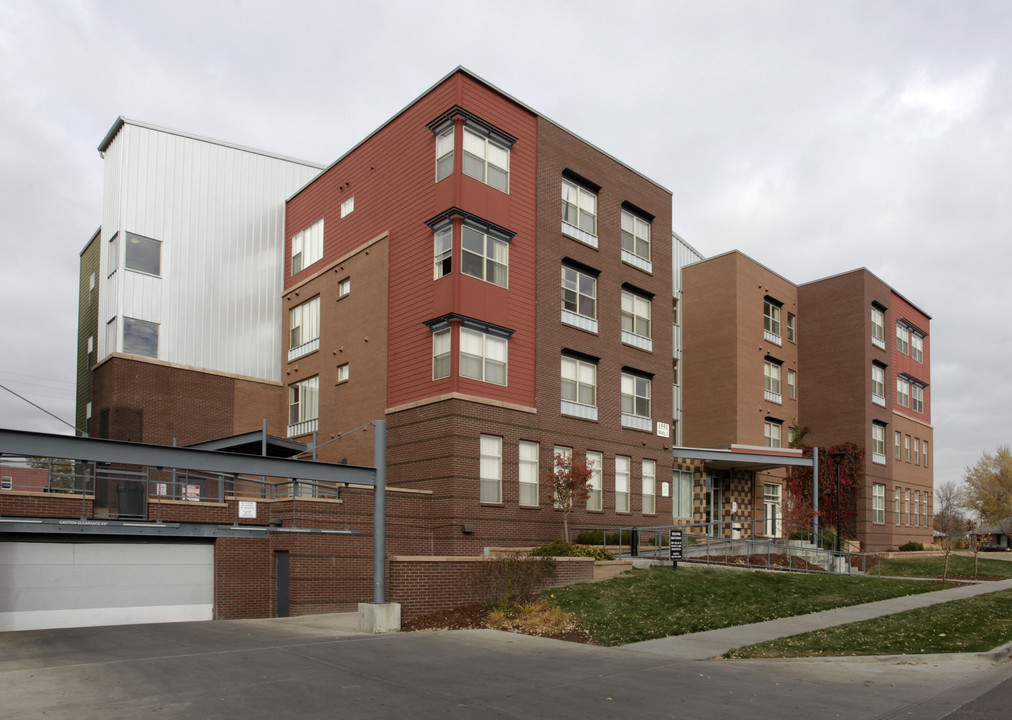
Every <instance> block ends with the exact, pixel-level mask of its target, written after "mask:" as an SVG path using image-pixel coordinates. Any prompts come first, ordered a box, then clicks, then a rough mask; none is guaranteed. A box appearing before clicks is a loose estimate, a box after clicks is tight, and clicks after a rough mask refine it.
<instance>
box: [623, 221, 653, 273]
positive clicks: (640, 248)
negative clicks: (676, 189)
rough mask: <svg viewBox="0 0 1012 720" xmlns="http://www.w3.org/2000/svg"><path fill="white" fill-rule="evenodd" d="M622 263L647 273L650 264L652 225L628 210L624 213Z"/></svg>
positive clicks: (650, 270)
mask: <svg viewBox="0 0 1012 720" xmlns="http://www.w3.org/2000/svg"><path fill="white" fill-rule="evenodd" d="M622 261H623V262H626V263H629V264H630V265H632V266H633V267H637V268H639V269H640V270H646V271H647V272H652V271H653V264H652V263H651V262H650V223H649V222H648V221H647V220H644V219H643V218H641V217H639V216H638V215H634V214H633V213H631V212H629V211H628V210H623V211H622Z"/></svg>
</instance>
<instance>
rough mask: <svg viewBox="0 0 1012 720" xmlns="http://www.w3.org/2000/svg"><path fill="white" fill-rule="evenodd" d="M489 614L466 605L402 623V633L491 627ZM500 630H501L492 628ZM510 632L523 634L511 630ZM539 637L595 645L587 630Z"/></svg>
mask: <svg viewBox="0 0 1012 720" xmlns="http://www.w3.org/2000/svg"><path fill="white" fill-rule="evenodd" d="M487 615H488V612H487V611H486V610H485V609H484V608H483V607H482V606H481V605H465V606H463V607H459V608H452V609H450V610H440V611H439V612H435V613H430V614H429V615H421V616H419V617H416V618H412V619H411V620H408V621H407V622H404V623H401V632H419V631H424V630H477V629H481V628H487V627H489V626H488V624H486V622H485V618H486V616H487ZM492 629H494V630H499V629H501V628H492ZM510 632H522V631H520V630H516V629H510ZM537 636H538V637H546V638H552V639H553V640H567V641H569V642H578V643H588V644H593V642H594V638H592V637H591V636H590V633H588V632H587V631H586V630H580V629H578V628H572V629H569V630H557V631H543V632H539V633H537Z"/></svg>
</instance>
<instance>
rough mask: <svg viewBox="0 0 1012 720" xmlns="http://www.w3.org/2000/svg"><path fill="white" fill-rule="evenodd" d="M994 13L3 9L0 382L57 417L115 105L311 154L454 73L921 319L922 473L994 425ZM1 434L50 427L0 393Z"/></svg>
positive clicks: (680, 200)
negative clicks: (925, 362) (882, 288)
mask: <svg viewBox="0 0 1012 720" xmlns="http://www.w3.org/2000/svg"><path fill="white" fill-rule="evenodd" d="M1010 60H1012V2H1006V1H1003V0H998V1H996V2H972V1H970V0H960V1H959V2H953V1H952V0H945V1H943V2H886V1H883V0H876V1H875V2H832V1H827V0H820V2H812V1H811V0H798V1H796V2H795V1H784V2H759V1H757V0H743V1H739V2H731V1H729V2H719V1H713V0H708V1H707V2H702V1H700V2H680V1H676V0H668V1H666V2H637V1H636V0H626V1H624V2H597V1H593V0H579V1H578V2H577V1H573V2H551V1H550V0H538V1H536V2H509V1H505V2H494V3H493V2H480V3H479V2H468V1H467V0H453V1H452V2H446V1H444V0H426V2H421V1H420V0H419V1H417V2H381V1H379V0H369V1H368V2H334V1H330V2H322V1H321V2H308V1H299V0H284V2H281V1H277V2H275V1H273V0H229V1H227V2H226V1H218V0H199V1H192V0H172V2H155V1H147V0H146V1H144V2H138V1H137V0H126V1H123V2H118V1H113V0H109V1H104V0H76V1H73V2H71V1H68V2H58V1H56V0H0V308H2V310H0V349H2V352H0V384H3V385H5V386H7V387H8V388H10V389H12V390H14V391H16V392H18V393H20V394H22V395H24V396H26V397H27V398H29V399H30V400H32V401H33V402H35V403H38V404H39V405H42V406H44V407H45V408H47V409H48V410H50V411H51V412H53V413H54V414H56V415H58V416H59V417H61V418H64V419H66V420H67V421H68V422H73V419H74V384H75V358H76V356H75V352H76V350H75V343H76V326H77V273H78V254H79V252H80V251H81V249H82V248H83V247H84V244H85V243H86V242H87V240H88V239H89V237H90V236H91V234H92V233H93V232H94V231H95V230H96V229H97V227H98V224H99V222H100V217H101V197H102V172H103V170H102V160H101V158H100V157H99V155H98V152H97V150H96V147H97V145H98V144H99V142H100V141H101V140H102V138H103V137H104V136H105V133H106V132H107V131H108V129H109V128H110V126H111V125H112V124H113V122H114V121H115V119H116V118H117V116H119V115H125V116H127V117H130V118H134V119H137V120H142V121H145V122H149V123H153V124H156V125H161V126H165V127H170V128H175V129H179V130H183V131H187V132H190V133H194V134H198V135H204V136H208V137H212V138H217V139H221V140H225V141H228V142H232V143H236V144H240V145H246V146H250V147H255V148H260V149H264V150H268V151H271V152H275V153H279V154H283V155H288V156H292V157H296V158H300V159H305V160H311V161H315V162H320V163H330V162H332V161H333V160H335V159H336V158H337V157H338V156H340V155H341V154H343V153H344V152H345V151H347V150H348V149H349V148H350V147H351V146H353V145H354V144H355V143H356V142H358V141H359V140H361V139H362V138H363V137H364V136H365V135H367V134H368V133H369V132H370V131H372V130H373V129H375V128H376V127H377V126H378V125H379V124H381V123H382V122H384V121H385V120H387V119H389V118H390V117H391V116H392V115H394V114H395V113H396V112H397V111H399V110H400V109H401V108H403V107H404V106H405V105H407V104H408V103H410V102H411V101H412V100H414V99H415V98H416V97H417V96H418V95H420V94H421V93H422V92H424V91H425V90H426V89H428V88H429V87H430V86H431V85H433V84H434V83H435V82H437V81H438V80H439V79H440V78H442V77H443V76H444V75H446V74H447V73H448V72H450V71H451V70H452V69H453V68H455V67H456V66H458V65H463V66H465V67H467V68H468V69H470V70H471V71H473V72H475V73H476V74H478V75H479V76H481V77H483V78H484V79H486V80H487V81H489V82H490V83H492V84H493V85H495V86H497V87H498V88H500V89H502V90H503V91H505V92H507V93H509V94H511V95H513V96H514V97H516V98H518V99H519V100H521V101H522V102H524V103H526V104H527V105H529V106H530V107H532V108H534V109H535V110H536V111H538V112H540V113H542V114H544V115H546V116H547V117H549V118H551V119H553V120H554V121H556V122H557V123H559V124H560V125H562V126H564V127H565V128H567V129H568V130H570V131H572V132H574V133H575V134H577V135H579V136H580V137H582V138H583V139H585V140H587V141H589V142H591V143H593V144H594V145H596V146H598V147H599V148H601V149H602V150H604V151H606V152H608V153H610V154H612V155H614V156H615V157H618V158H620V159H621V160H623V161H624V162H626V163H627V164H628V165H630V166H632V167H634V168H636V169H638V170H639V171H641V172H642V173H644V174H645V175H647V176H648V177H650V178H651V179H653V180H655V181H656V182H658V183H660V184H661V185H663V186H665V187H667V188H668V189H670V190H671V191H672V192H673V193H674V208H673V210H674V230H675V231H676V232H677V233H679V234H680V235H681V236H682V237H684V238H685V239H686V240H688V241H689V242H690V243H691V244H692V245H694V246H695V247H696V248H697V249H698V250H699V251H700V252H702V253H703V254H704V255H716V254H719V253H722V252H725V251H727V250H731V249H735V248H737V249H739V250H741V251H742V252H744V253H746V254H748V255H750V256H751V257H753V258H754V259H756V260H758V261H759V262H761V263H763V264H765V265H767V266H768V267H770V268H772V269H774V270H776V271H777V272H779V273H780V274H781V275H783V276H785V277H786V278H788V279H789V280H791V281H793V282H795V283H799V284H800V283H804V282H808V281H810V280H814V279H817V278H820V277H825V276H827V275H833V274H836V273H838V272H841V271H845V270H850V269H853V268H856V267H867V268H868V269H869V270H871V271H872V272H873V273H875V274H876V275H878V276H879V277H880V278H882V279H883V280H884V281H886V282H887V283H889V284H890V285H892V286H893V287H895V288H896V289H897V290H898V291H899V292H900V293H901V294H903V295H904V296H906V297H907V298H908V299H909V300H911V301H912V302H913V303H914V304H916V305H917V306H918V307H920V308H921V309H922V310H924V311H925V312H927V313H928V314H929V315H931V316H932V318H933V320H932V324H931V347H932V352H933V356H932V378H931V381H932V400H933V408H932V423H933V425H934V427H935V443H934V454H935V482H936V484H938V483H939V482H944V481H946V480H950V479H958V478H960V477H961V475H962V470H963V468H964V467H965V466H966V465H967V464H969V463H972V462H974V461H975V460H976V459H977V457H978V456H979V455H980V453H981V452H982V451H983V450H989V451H992V450H994V448H995V447H996V446H997V445H999V444H1002V443H1008V442H1012V422H1010V418H1012V383H1010V382H1009V378H1007V377H1006V376H1007V375H1009V370H1010V363H1012V340H1010V338H1012V329H1010V327H1009V320H1010V317H1009V316H1010V313H1009V310H1010V308H1012V289H1010V287H1012V283H1010V282H1009V274H1010V268H1009V264H1010V262H1009V261H1010V259H1012V243H1010V241H1012V76H1010V72H1012V65H1010ZM0 427H7V428H15V429H24V430H39V431H46V432H65V431H67V430H68V429H67V428H66V426H64V425H61V424H60V423H59V422H57V421H56V420H53V419H52V418H50V417H48V416H46V415H45V414H43V413H42V412H40V411H38V410H36V409H34V408H32V407H31V406H30V405H28V404H26V403H24V402H23V401H21V400H18V399H17V398H15V397H13V396H12V395H10V394H9V393H7V392H4V391H3V390H0Z"/></svg>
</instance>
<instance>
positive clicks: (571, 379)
mask: <svg viewBox="0 0 1012 720" xmlns="http://www.w3.org/2000/svg"><path fill="white" fill-rule="evenodd" d="M561 389H562V408H561V412H562V414H563V415H573V416H575V417H581V418H584V419H586V420H597V363H595V362H592V361H590V360H587V359H584V358H578V357H573V356H571V355H563V356H562V388H561Z"/></svg>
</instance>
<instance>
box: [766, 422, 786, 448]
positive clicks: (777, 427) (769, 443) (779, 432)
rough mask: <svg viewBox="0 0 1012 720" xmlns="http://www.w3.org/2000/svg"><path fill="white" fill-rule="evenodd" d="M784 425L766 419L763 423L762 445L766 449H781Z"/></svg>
mask: <svg viewBox="0 0 1012 720" xmlns="http://www.w3.org/2000/svg"><path fill="white" fill-rule="evenodd" d="M783 432H784V424H783V422H781V421H780V420H775V419H773V418H766V420H764V421H763V444H764V445H765V446H766V447H772V448H778V447H783V445H782V442H783Z"/></svg>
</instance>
